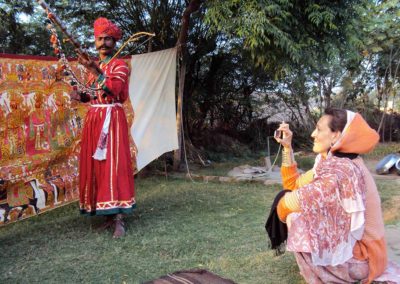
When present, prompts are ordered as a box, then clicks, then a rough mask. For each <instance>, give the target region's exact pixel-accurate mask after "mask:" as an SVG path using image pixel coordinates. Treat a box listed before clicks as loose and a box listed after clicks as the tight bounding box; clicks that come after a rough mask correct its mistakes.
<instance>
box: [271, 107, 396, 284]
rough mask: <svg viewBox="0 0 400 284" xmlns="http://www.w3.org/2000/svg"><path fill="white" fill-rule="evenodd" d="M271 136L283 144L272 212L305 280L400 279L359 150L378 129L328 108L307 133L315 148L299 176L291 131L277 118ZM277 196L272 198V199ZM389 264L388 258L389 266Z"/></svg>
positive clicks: (355, 116)
mask: <svg viewBox="0 0 400 284" xmlns="http://www.w3.org/2000/svg"><path fill="white" fill-rule="evenodd" d="M278 130H281V131H282V132H283V137H282V138H276V140H277V141H278V143H281V145H282V146H283V148H284V151H283V158H282V167H281V174H282V180H283V188H284V189H287V190H288V191H286V192H285V193H284V194H283V195H281V196H282V197H280V199H279V201H278V203H277V206H276V212H277V216H278V218H279V219H280V221H281V222H284V223H286V224H287V243H286V245H287V246H286V249H287V250H288V251H292V252H294V254H295V257H296V261H297V264H298V266H299V269H300V273H301V275H302V276H303V277H304V279H305V280H306V281H307V282H308V283H354V282H357V281H362V283H371V282H372V281H393V282H395V283H396V282H397V280H400V279H398V278H397V276H396V275H395V273H394V274H393V273H390V271H393V269H394V268H395V267H391V265H392V263H389V264H388V259H387V251H386V242H385V237H384V223H383V218H382V211H381V201H380V197H379V193H378V191H377V187H376V184H375V181H374V179H373V177H372V175H371V173H370V172H369V170H368V169H367V167H366V166H365V164H364V161H363V159H362V158H361V156H360V154H364V153H367V152H369V151H372V150H373V148H374V147H375V145H376V144H377V143H378V141H379V135H378V134H377V133H376V131H375V130H373V129H372V128H370V127H369V125H368V124H367V122H366V121H365V120H364V119H363V118H362V116H361V115H360V114H358V113H354V112H351V111H348V110H342V109H333V108H331V109H327V110H326V111H325V114H324V115H323V116H322V117H321V118H320V119H319V121H318V123H317V125H316V128H315V130H314V131H313V133H312V135H311V137H312V138H313V139H314V146H313V151H314V152H315V153H317V154H318V155H317V157H316V160H315V164H314V167H313V169H312V170H310V171H308V172H306V173H304V174H302V175H300V174H299V173H298V170H297V165H296V162H295V160H294V155H293V150H292V136H293V134H292V131H291V130H290V129H289V125H288V124H286V123H282V124H281V125H280V127H279V128H278ZM277 198H278V197H277ZM393 265H394V264H393Z"/></svg>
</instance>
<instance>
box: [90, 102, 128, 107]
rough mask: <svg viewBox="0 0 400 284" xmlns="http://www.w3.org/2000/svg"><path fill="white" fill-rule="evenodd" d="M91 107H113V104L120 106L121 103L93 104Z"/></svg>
mask: <svg viewBox="0 0 400 284" xmlns="http://www.w3.org/2000/svg"><path fill="white" fill-rule="evenodd" d="M90 106H91V107H115V106H120V107H122V104H121V103H113V104H94V105H90Z"/></svg>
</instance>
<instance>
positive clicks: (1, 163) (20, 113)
mask: <svg viewBox="0 0 400 284" xmlns="http://www.w3.org/2000/svg"><path fill="white" fill-rule="evenodd" d="M57 63H58V62H57V59H56V58H54V57H39V56H20V55H5V54H0V226H1V225H4V224H7V223H10V222H13V221H17V220H20V219H24V218H26V217H29V216H35V215H37V214H39V213H42V212H45V211H47V210H50V209H53V208H55V207H58V206H61V205H64V204H68V203H70V202H73V201H75V200H77V199H78V197H79V193H78V188H79V187H78V157H79V151H80V143H79V142H80V135H81V131H82V126H83V125H82V124H83V121H84V117H85V114H86V112H87V109H88V107H89V106H88V105H87V104H83V103H80V102H76V101H71V100H70V97H69V93H70V92H71V91H72V88H71V86H70V85H69V84H68V83H67V82H65V81H64V78H65V77H63V76H62V73H61V72H60V71H58V70H60V69H59V68H58V65H57ZM71 68H72V70H73V71H74V73H75V74H76V75H77V76H78V77H79V79H80V81H82V82H85V78H86V74H85V70H84V68H83V67H82V66H80V65H78V64H77V63H76V62H71ZM124 109H125V112H126V114H127V118H128V122H129V123H130V124H129V125H132V122H133V109H132V106H131V104H130V102H129V100H128V101H127V102H126V103H125V104H124ZM132 146H133V143H132ZM132 149H133V147H132Z"/></svg>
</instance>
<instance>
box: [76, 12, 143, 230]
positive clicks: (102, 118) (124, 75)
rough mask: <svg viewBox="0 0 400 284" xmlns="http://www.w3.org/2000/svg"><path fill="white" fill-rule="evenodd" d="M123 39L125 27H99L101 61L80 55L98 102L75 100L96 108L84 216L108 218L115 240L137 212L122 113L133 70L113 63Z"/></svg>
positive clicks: (83, 188)
mask: <svg viewBox="0 0 400 284" xmlns="http://www.w3.org/2000/svg"><path fill="white" fill-rule="evenodd" d="M121 36H122V33H121V30H120V29H119V27H118V26H117V25H115V24H114V23H113V22H111V21H109V20H108V19H106V18H98V19H97V20H96V21H95V22H94V37H95V46H96V49H97V51H98V53H99V59H100V61H99V62H98V63H96V62H95V61H93V60H92V59H90V58H89V57H88V56H87V55H86V54H83V53H81V52H79V51H77V52H78V60H79V63H80V64H82V65H83V66H84V67H85V68H86V69H87V70H88V72H89V73H90V74H89V80H88V82H89V83H88V86H90V87H94V88H97V89H98V90H97V91H96V94H95V96H89V95H88V94H86V93H80V94H78V93H74V94H73V95H72V96H74V98H75V99H80V100H81V101H82V102H88V103H89V104H90V109H89V111H88V113H87V115H86V119H85V124H84V128H83V131H82V141H81V153H80V165H79V183H80V185H79V190H80V192H79V196H80V203H79V206H80V210H81V213H83V214H88V215H104V216H106V220H105V223H104V225H103V226H102V228H109V227H111V228H114V233H113V237H114V238H119V237H122V236H123V235H124V234H125V226H124V222H123V214H129V213H131V212H132V211H133V209H134V208H135V206H136V202H135V190H134V178H133V174H134V172H133V165H132V161H131V153H130V148H129V129H128V123H127V119H126V116H125V112H124V109H123V107H122V103H123V102H124V101H125V100H126V99H127V98H128V96H129V94H128V91H129V68H128V66H127V64H126V63H125V62H124V61H123V60H121V59H117V58H115V59H112V56H113V54H114V52H115V50H114V49H115V45H116V42H117V41H118V40H120V39H121Z"/></svg>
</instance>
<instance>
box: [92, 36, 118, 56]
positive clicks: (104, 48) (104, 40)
mask: <svg viewBox="0 0 400 284" xmlns="http://www.w3.org/2000/svg"><path fill="white" fill-rule="evenodd" d="M95 45H96V49H97V50H98V51H99V54H100V57H106V56H108V55H111V54H112V53H113V51H114V47H115V40H114V38H112V37H110V36H107V35H105V34H102V35H99V36H98V37H96V38H95Z"/></svg>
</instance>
